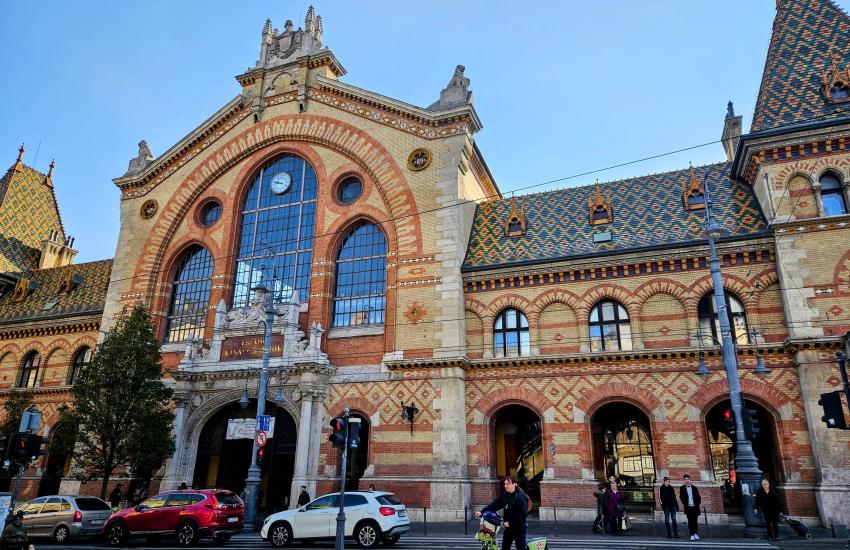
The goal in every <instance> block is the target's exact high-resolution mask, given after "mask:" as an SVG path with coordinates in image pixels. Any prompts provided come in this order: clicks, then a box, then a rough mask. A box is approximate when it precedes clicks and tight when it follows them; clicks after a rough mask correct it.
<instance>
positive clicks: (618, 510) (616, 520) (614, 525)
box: [605, 481, 626, 535]
mask: <svg viewBox="0 0 850 550" xmlns="http://www.w3.org/2000/svg"><path fill="white" fill-rule="evenodd" d="M625 515H626V499H625V497H624V496H623V493H622V492H621V491H620V488H619V487H617V482H616V481H611V482H610V483H609V484H608V488H607V489H606V490H605V517H606V518H607V519H608V525H609V526H610V529H611V532H612V533H614V534H615V535H622V534H623V528H622V522H623V516H625Z"/></svg>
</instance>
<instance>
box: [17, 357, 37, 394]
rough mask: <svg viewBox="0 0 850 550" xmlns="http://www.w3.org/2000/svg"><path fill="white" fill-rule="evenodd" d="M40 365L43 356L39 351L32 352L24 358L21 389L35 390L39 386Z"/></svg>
mask: <svg viewBox="0 0 850 550" xmlns="http://www.w3.org/2000/svg"><path fill="white" fill-rule="evenodd" d="M39 363H41V356H40V355H39V354H38V352H37V351H31V352H29V353H28V354H27V356H26V357H24V363H23V365H22V367H21V377H20V379H18V387H19V388H34V387H35V386H36V384H38V365H39Z"/></svg>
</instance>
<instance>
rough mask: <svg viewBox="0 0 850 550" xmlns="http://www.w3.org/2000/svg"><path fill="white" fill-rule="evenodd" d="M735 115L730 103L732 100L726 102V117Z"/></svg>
mask: <svg viewBox="0 0 850 550" xmlns="http://www.w3.org/2000/svg"><path fill="white" fill-rule="evenodd" d="M734 117H735V107H734V106H733V105H732V101H731V100H730V101H729V103H727V104H726V118H734Z"/></svg>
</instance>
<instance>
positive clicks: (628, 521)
mask: <svg viewBox="0 0 850 550" xmlns="http://www.w3.org/2000/svg"><path fill="white" fill-rule="evenodd" d="M622 529H623V531H631V530H632V518H630V517H629V516H625V517H624V518H623V523H622Z"/></svg>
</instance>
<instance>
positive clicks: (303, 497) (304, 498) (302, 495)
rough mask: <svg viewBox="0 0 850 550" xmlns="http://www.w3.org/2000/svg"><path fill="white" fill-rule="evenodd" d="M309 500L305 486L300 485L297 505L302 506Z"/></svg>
mask: <svg viewBox="0 0 850 550" xmlns="http://www.w3.org/2000/svg"><path fill="white" fill-rule="evenodd" d="M309 502H310V493H308V492H307V486H306V485H302V486H301V492H300V493H298V507H299V508H300V507H301V506H304V505H305V504H307V503H309Z"/></svg>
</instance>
